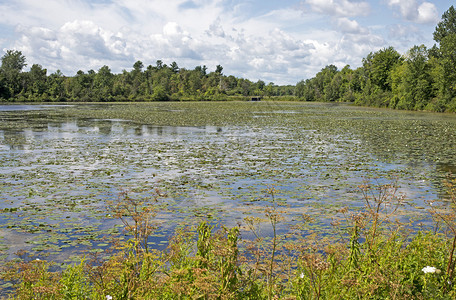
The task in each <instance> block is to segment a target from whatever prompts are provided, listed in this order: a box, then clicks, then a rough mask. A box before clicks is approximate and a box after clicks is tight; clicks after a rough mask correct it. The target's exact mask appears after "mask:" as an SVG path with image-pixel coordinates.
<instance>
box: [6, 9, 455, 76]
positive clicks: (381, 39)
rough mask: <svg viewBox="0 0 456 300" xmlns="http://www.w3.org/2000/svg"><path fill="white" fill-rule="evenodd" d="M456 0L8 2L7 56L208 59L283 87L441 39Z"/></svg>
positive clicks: (123, 65) (72, 68)
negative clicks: (436, 35) (438, 34)
mask: <svg viewBox="0 0 456 300" xmlns="http://www.w3.org/2000/svg"><path fill="white" fill-rule="evenodd" d="M451 5H454V1H453V0H430V1H425V0H280V1H279V0H277V1H273V0H246V1H241V0H165V1H163V0H160V1H158V0H93V1H89V0H39V1H38V0H9V1H8V0H0V55H1V56H3V55H4V53H6V51H7V50H19V51H21V52H22V53H23V54H24V55H25V57H26V59H27V67H26V69H24V70H28V69H29V68H30V67H31V66H32V65H33V64H40V65H41V66H42V67H43V68H46V69H47V70H48V75H49V74H50V73H53V72H55V71H56V70H61V71H62V72H63V74H65V75H67V76H74V75H75V74H76V72H77V71H78V70H82V71H84V72H87V71H88V70H91V69H92V70H95V71H98V70H99V69H100V68H101V67H102V66H104V65H107V66H108V67H110V68H111V71H112V72H113V73H120V72H122V71H123V70H127V71H129V70H131V69H132V67H133V64H134V63H135V62H136V61H138V60H140V61H142V62H143V64H144V65H145V66H148V65H155V63H156V61H157V60H162V61H163V62H164V63H166V64H171V63H172V62H173V61H175V62H177V64H178V66H179V67H181V68H187V69H194V68H195V67H196V66H200V65H201V66H202V65H206V66H207V67H208V71H214V70H215V68H216V66H217V65H221V66H222V67H223V74H225V75H234V76H236V77H243V78H247V79H250V80H252V81H254V82H255V81H257V80H263V81H265V82H266V83H269V82H273V83H275V84H278V85H285V84H293V85H294V84H296V83H297V82H298V81H300V80H303V79H307V78H312V77H314V76H315V74H316V73H318V72H319V71H320V70H321V69H322V68H324V67H325V66H327V65H330V64H333V65H336V66H337V67H338V68H339V69H341V68H343V67H344V66H346V65H350V67H351V68H353V69H354V68H357V67H359V66H361V64H362V59H363V58H364V57H366V56H367V55H368V54H369V53H370V52H375V51H378V50H380V49H382V48H385V47H390V46H393V47H394V48H395V49H396V50H397V51H398V52H399V53H401V54H406V53H407V51H408V50H409V49H410V48H412V47H413V46H415V45H421V44H424V45H425V46H427V47H432V46H433V45H434V43H435V42H434V41H433V35H432V34H433V32H434V30H435V27H436V25H437V23H438V22H439V21H440V19H441V16H442V14H443V13H444V12H445V11H446V10H448V8H449V7H450V6H451Z"/></svg>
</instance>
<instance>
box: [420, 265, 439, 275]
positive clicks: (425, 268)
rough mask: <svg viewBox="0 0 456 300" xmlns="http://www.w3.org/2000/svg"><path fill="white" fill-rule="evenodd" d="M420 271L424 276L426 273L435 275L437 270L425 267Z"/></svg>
mask: <svg viewBox="0 0 456 300" xmlns="http://www.w3.org/2000/svg"><path fill="white" fill-rule="evenodd" d="M421 271H423V272H424V274H426V273H435V272H437V268H435V267H429V266H427V267H424V268H422V269H421Z"/></svg>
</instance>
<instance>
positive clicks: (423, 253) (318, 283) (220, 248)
mask: <svg viewBox="0 0 456 300" xmlns="http://www.w3.org/2000/svg"><path fill="white" fill-rule="evenodd" d="M455 184H456V181H454V180H453V181H448V195H449V197H448V199H447V200H445V201H443V202H442V203H441V205H437V203H436V202H434V203H433V205H431V206H430V210H429V211H430V213H431V215H432V217H433V218H434V221H435V224H436V229H437V230H435V231H434V232H431V231H424V230H423V231H415V232H413V231H411V230H410V229H409V227H408V226H406V225H405V224H401V223H400V222H398V221H397V220H396V219H395V213H396V210H397V209H398V208H400V207H401V206H402V205H404V203H403V201H402V200H403V199H402V198H401V197H399V196H398V194H397V188H396V187H395V186H394V185H384V186H378V187H372V186H368V185H364V186H361V192H362V193H363V196H364V200H365V209H364V210H363V211H362V212H350V211H349V210H348V209H342V210H341V211H340V212H339V213H340V214H342V215H344V216H346V218H345V219H344V220H345V221H346V224H345V225H344V224H342V223H336V224H334V225H336V227H337V228H338V229H339V231H340V233H341V238H340V239H339V240H338V241H334V239H331V240H325V239H323V238H322V237H319V236H317V235H314V234H311V233H309V234H297V233H296V234H294V235H293V236H280V235H278V234H276V227H277V224H278V222H280V221H281V219H282V216H283V213H282V212H281V211H280V205H279V204H278V203H277V202H276V201H275V199H274V193H275V190H274V189H269V190H268V193H269V195H270V198H271V205H270V206H269V207H268V208H266V210H265V216H266V218H265V220H260V219H256V218H247V219H246V220H245V225H246V227H247V228H249V229H250V230H251V231H252V233H253V234H254V236H255V239H253V240H250V241H241V240H240V238H239V228H238V227H234V228H231V229H228V228H225V227H221V228H220V229H218V230H215V226H214V225H210V224H208V223H207V222H202V223H201V224H200V225H199V226H198V228H197V229H196V232H195V233H192V232H193V231H192V230H188V228H182V229H180V230H178V231H177V232H176V233H175V235H174V236H173V237H172V239H171V240H170V241H169V246H168V248H167V249H166V250H164V251H157V250H151V249H149V248H147V239H148V237H149V236H150V234H151V232H153V230H154V226H153V220H154V216H155V213H154V206H153V205H151V204H148V203H144V202H140V201H136V200H135V199H132V198H130V197H129V196H128V195H127V194H125V195H123V197H122V198H121V200H122V201H121V202H119V203H116V204H114V205H113V210H114V212H115V213H116V215H117V217H119V218H120V219H121V220H122V221H123V223H124V225H125V229H126V230H127V231H129V232H130V234H131V236H132V239H131V240H129V241H128V242H126V243H124V244H123V245H122V247H121V248H119V249H118V251H116V252H115V254H114V255H112V256H111V257H109V258H107V259H104V260H99V259H98V257H96V256H95V257H93V258H91V259H81V261H80V263H78V264H74V265H70V266H68V267H67V268H66V269H65V270H63V271H61V272H52V271H51V270H52V265H53V263H52V262H47V261H42V260H30V259H25V258H23V259H21V260H18V261H15V262H12V263H11V264H10V265H9V266H8V267H6V268H5V269H4V270H2V278H3V280H5V281H9V282H11V283H12V284H14V286H13V294H12V295H10V297H11V298H12V299H454V298H455V297H456V287H455V285H454V279H455V273H454V271H455V264H456V258H455V257H454V251H455V248H456V215H455V212H456V187H455ZM263 221H264V222H268V223H269V224H270V226H271V227H272V232H273V234H272V236H271V237H270V238H266V237H263V236H261V235H260V234H259V230H258V228H259V225H260V223H261V222H263ZM306 223H312V218H311V217H309V216H304V219H303V226H305V224H306ZM296 232H299V231H296ZM437 232H440V233H437Z"/></svg>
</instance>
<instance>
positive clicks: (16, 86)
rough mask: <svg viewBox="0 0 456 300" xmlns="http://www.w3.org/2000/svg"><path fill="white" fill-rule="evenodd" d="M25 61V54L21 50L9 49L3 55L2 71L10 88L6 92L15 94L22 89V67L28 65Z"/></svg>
mask: <svg viewBox="0 0 456 300" xmlns="http://www.w3.org/2000/svg"><path fill="white" fill-rule="evenodd" d="M25 61H26V59H25V56H24V55H22V52H21V51H17V50H7V51H6V53H5V55H3V57H2V66H1V68H0V72H1V73H2V75H3V78H4V79H5V81H6V86H7V88H8V92H6V93H4V94H8V95H9V96H15V95H16V94H18V93H19V92H20V91H21V90H22V85H21V80H20V79H21V78H20V77H21V75H20V74H21V71H22V69H23V68H24V67H25V66H26V65H27V64H26V63H25Z"/></svg>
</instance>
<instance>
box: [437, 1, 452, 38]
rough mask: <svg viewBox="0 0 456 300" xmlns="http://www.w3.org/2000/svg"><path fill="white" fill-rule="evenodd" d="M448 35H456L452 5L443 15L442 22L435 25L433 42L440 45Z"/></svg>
mask: <svg viewBox="0 0 456 300" xmlns="http://www.w3.org/2000/svg"><path fill="white" fill-rule="evenodd" d="M450 34H456V9H455V8H454V6H453V5H452V6H451V7H450V8H449V9H448V10H447V11H446V12H444V13H443V15H442V21H440V22H439V23H438V24H437V27H436V28H435V31H434V40H435V41H436V42H437V43H440V42H441V41H442V40H443V39H444V38H445V37H446V36H448V35H450Z"/></svg>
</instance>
